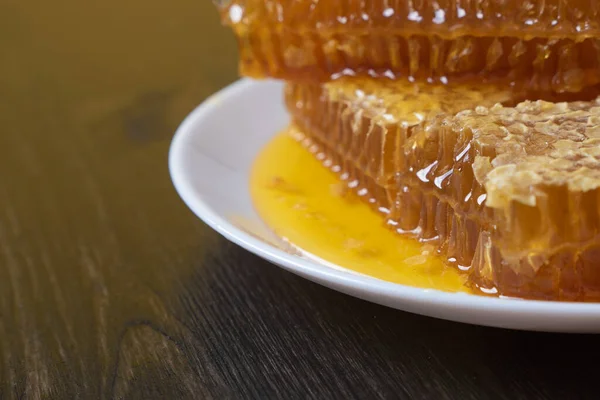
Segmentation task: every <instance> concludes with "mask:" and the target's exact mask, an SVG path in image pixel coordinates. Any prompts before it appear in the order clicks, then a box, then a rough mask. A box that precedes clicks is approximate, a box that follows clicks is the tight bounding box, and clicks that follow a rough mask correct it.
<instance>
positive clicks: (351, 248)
mask: <svg viewBox="0 0 600 400" xmlns="http://www.w3.org/2000/svg"><path fill="white" fill-rule="evenodd" d="M298 134H299V132H297V131H289V132H285V133H282V134H281V135H279V136H277V137H275V138H274V139H273V141H272V142H271V143H269V144H268V145H267V146H266V147H265V149H264V150H263V151H262V152H261V154H260V155H259V156H258V158H257V159H256V162H255V165H254V167H253V170H252V175H251V186H250V189H251V194H252V199H253V201H254V206H255V208H256V210H257V211H258V213H259V214H260V216H261V218H262V219H263V220H264V221H265V222H266V223H267V225H269V227H270V228H271V229H272V230H273V231H275V232H276V233H277V234H278V235H279V236H280V237H283V238H285V239H286V240H287V241H289V242H290V243H292V244H293V245H294V246H296V247H299V248H301V249H302V250H303V251H306V252H309V253H311V254H313V255H315V256H318V257H319V258H321V259H324V260H325V261H328V262H331V263H334V264H337V265H340V266H343V267H344V268H347V269H350V270H353V271H355V272H358V273H362V274H366V275H369V276H372V277H375V278H378V279H383V280H386V281H390V282H394V283H400V284H404V285H409V286H414V287H421V288H428V289H437V290H443V291H448V292H471V289H470V288H469V287H467V286H466V285H465V278H466V277H465V275H464V274H463V273H461V272H460V271H458V270H456V269H452V268H448V267H447V266H446V265H445V264H444V262H443V260H442V259H441V258H440V257H439V256H437V255H436V252H435V249H434V248H433V247H432V246H428V245H425V244H422V243H419V242H418V241H416V240H414V239H410V238H404V237H401V236H398V235H397V234H395V233H394V232H393V231H391V230H389V229H386V228H385V226H384V225H383V224H382V221H381V217H380V216H379V215H378V214H377V213H376V212H374V211H373V210H372V209H371V208H370V207H369V206H368V205H366V204H365V203H364V202H363V201H361V200H360V199H359V198H358V197H357V196H356V195H355V194H354V193H353V192H352V191H351V190H348V189H347V187H346V185H345V183H341V182H340V181H339V179H338V178H337V176H336V175H335V174H334V173H332V172H330V171H328V170H327V169H325V168H323V166H322V163H321V162H320V161H319V160H318V159H317V157H320V156H319V155H318V154H316V156H317V157H314V156H313V154H311V153H310V152H308V151H306V149H305V148H303V146H302V145H301V144H299V143H298V141H297V139H298V136H297V135H298ZM349 215H351V216H352V218H351V219H349V218H348V216H349Z"/></svg>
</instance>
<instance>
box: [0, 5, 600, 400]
mask: <svg viewBox="0 0 600 400" xmlns="http://www.w3.org/2000/svg"><path fill="white" fill-rule="evenodd" d="M236 59H237V54H236V49H235V42H234V39H233V37H232V35H231V33H230V32H229V31H228V30H226V29H225V28H222V27H221V26H220V23H219V20H218V17H217V13H216V12H215V10H214V9H213V6H212V4H211V3H210V2H209V1H207V0H175V1H171V2H163V1H153V0H150V1H148V0H145V1H142V0H104V1H97V2H93V1H76V0H53V1H41V0H40V1H13V0H5V1H0V129H1V130H2V132H1V133H0V397H2V398H7V399H12V398H32V399H37V398H144V399H149V398H218V399H223V398H236V399H237V398H261V399H266V398H273V399H281V398H344V399H349V398H417V399H424V398H431V399H483V398H495V399H517V398H536V399H538V398H556V399H565V398H597V396H598V395H597V386H595V384H596V382H595V379H597V378H596V373H597V372H598V371H599V367H598V366H597V365H596V364H595V362H594V361H595V357H596V356H597V355H598V352H599V350H600V346H599V345H598V339H597V338H596V337H595V336H571V335H552V334H539V333H526V332H514V331H506V330H499V329H491V328H483V327H476V326H469V325H462V324H456V323H450V322H445V321H440V320H434V319H430V318H425V317H420V316H416V315H411V314H408V313H403V312H400V311H396V310H392V309H388V308H385V307H381V306H377V305H374V304H370V303H367V302H364V301H361V300H358V299H355V298H352V297H349V296H346V295H343V294H340V293H337V292H334V291H332V290H329V289H326V288H324V287H321V286H318V285H316V284H313V283H311V282H309V281H306V280H304V279H302V278H299V277H297V276H294V275H292V274H290V273H288V272H285V271H283V270H281V269H279V268H277V267H275V266H273V265H270V264H268V263H266V262H264V261H262V260H260V259H259V258H257V257H255V256H253V255H251V254H249V253H247V252H245V251H244V250H242V249H240V248H238V247H237V246H235V245H233V244H230V243H228V242H227V241H226V240H224V239H223V238H221V237H220V236H219V235H217V234H216V233H215V232H213V231H211V230H210V229H209V228H208V227H207V226H205V225H204V224H203V223H202V222H201V221H199V220H198V219H197V218H196V217H195V216H194V215H193V214H192V213H191V212H190V211H189V210H188V209H187V208H186V207H185V206H184V204H183V202H182V201H181V200H180V199H179V197H178V196H177V194H176V193H175V190H174V189H173V187H172V184H171V181H170V179H169V175H168V170H167V152H168V148H169V144H170V140H171V138H172V135H173V133H174V131H175V129H176V127H177V125H178V124H179V122H180V121H181V120H182V119H183V118H184V117H185V115H186V114H187V113H188V112H190V111H191V110H192V109H193V108H194V107H195V106H196V105H197V104H198V103H200V102H201V101H202V100H203V99H204V98H205V97H206V96H208V95H209V94H211V93H212V92H214V91H216V90H218V89H219V88H221V87H223V86H225V85H226V84H228V83H229V82H231V81H233V80H235V79H236V77H237V67H236ZM588 360H589V362H594V364H592V365H587V363H588Z"/></svg>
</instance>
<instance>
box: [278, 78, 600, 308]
mask: <svg viewBox="0 0 600 400" xmlns="http://www.w3.org/2000/svg"><path fill="white" fill-rule="evenodd" d="M370 82H371V83H370V85H371V86H367V85H365V84H364V83H363V82H360V81H358V80H356V81H352V80H348V81H346V82H345V83H344V82H341V81H338V82H331V83H328V84H325V85H323V86H320V87H318V86H314V85H306V86H303V85H297V84H296V85H294V84H291V85H289V86H288V89H287V104H288V108H289V109H290V112H291V113H292V115H293V117H294V120H295V123H296V124H297V125H298V126H299V127H300V129H301V130H302V131H303V132H304V133H305V138H304V139H303V141H304V142H305V144H307V146H308V147H309V148H312V149H313V151H316V149H318V151H316V152H315V154H321V158H322V159H323V160H322V161H323V162H325V163H326V164H327V165H328V166H330V168H332V169H334V170H336V171H338V172H339V173H340V176H341V177H342V178H343V179H345V180H346V182H347V183H348V185H349V186H350V187H352V188H353V189H354V190H355V191H356V192H357V193H358V194H359V195H360V196H361V197H363V198H364V199H366V200H367V201H368V202H370V203H372V204H373V205H374V206H375V207H376V208H378V209H379V210H380V211H381V212H382V213H384V214H385V215H386V218H387V220H388V224H389V225H390V226H391V227H393V228H394V229H395V230H397V231H398V232H401V233H403V234H407V235H411V236H414V237H417V238H418V239H420V240H421V241H426V242H430V243H432V244H435V246H436V247H437V249H438V251H439V252H440V253H441V254H443V255H444V256H445V257H446V259H447V260H448V262H449V263H451V264H455V265H456V266H458V267H459V268H461V269H463V270H465V271H466V273H467V274H468V277H469V282H470V284H471V285H473V286H474V287H477V288H480V289H481V290H484V291H486V292H494V291H495V292H497V293H498V294H500V295H506V296H515V297H525V298H541V299H559V300H598V299H600V272H597V271H599V269H598V267H597V260H599V259H600V258H599V257H600V236H599V234H600V232H599V229H600V209H599V206H598V204H600V202H599V201H598V200H599V198H598V187H600V161H599V160H600V150H598V149H599V148H600V146H599V144H600V139H599V137H600V107H599V105H600V104H599V103H598V101H586V102H583V101H582V102H570V103H550V102H544V101H535V102H530V101H526V102H521V103H519V104H517V105H514V102H515V101H517V100H518V99H517V98H516V97H515V95H514V93H513V92H502V91H500V90H497V89H494V88H493V87H485V86H481V87H480V88H479V89H478V90H473V89H472V88H460V87H447V86H444V87H441V88H439V89H435V90H431V88H430V87H427V88H423V86H420V88H421V90H423V93H421V92H420V91H419V90H420V89H419V87H409V86H408V85H405V86H403V87H400V86H394V87H393V88H390V87H389V86H386V85H387V84H384V83H383V82H381V81H378V82H379V83H376V82H374V81H370ZM394 85H402V84H401V83H398V82H396V83H394ZM436 99H437V100H436ZM501 103H503V104H504V105H502V104H501ZM460 110H465V111H460Z"/></svg>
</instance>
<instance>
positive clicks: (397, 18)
mask: <svg viewBox="0 0 600 400" xmlns="http://www.w3.org/2000/svg"><path fill="white" fill-rule="evenodd" d="M218 7H219V10H220V12H221V15H222V19H223V21H224V23H225V24H227V25H229V26H231V28H232V29H233V31H234V32H235V35H236V37H237V39H238V42H239V49H240V70H241V73H242V74H243V75H246V76H250V77H255V78H264V77H274V78H280V79H285V80H295V81H326V80H330V79H332V78H336V77H339V76H343V75H365V76H371V77H385V78H388V79H408V80H411V81H412V80H418V81H430V82H442V83H445V82H448V81H463V82H464V81H469V80H476V81H477V82H480V81H481V80H482V79H485V80H491V81H494V80H497V81H500V82H502V83H503V84H510V85H513V86H515V85H517V86H522V87H525V88H527V89H528V90H537V91H541V92H555V93H562V92H578V91H580V90H582V89H584V88H587V87H590V86H595V85H597V84H598V83H600V74H598V73H597V71H598V69H599V67H600V39H599V37H600V3H599V2H597V1H595V0H481V1H463V0H445V1H439V0H437V1H432V0H423V1H412V0H370V1H366V0H344V1H338V0H311V1H308V0H231V1H228V0H221V1H219V2H218Z"/></svg>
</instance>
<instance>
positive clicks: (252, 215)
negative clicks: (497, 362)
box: [169, 80, 600, 332]
mask: <svg viewBox="0 0 600 400" xmlns="http://www.w3.org/2000/svg"><path fill="white" fill-rule="evenodd" d="M287 121H288V116H287V114H286V111H285V109H284V106H283V101H282V85H281V83H279V82H272V81H263V82H254V81H250V80H241V81H238V82H236V83H234V84H232V85H231V86H229V87H227V88H226V89H224V90H222V91H220V92H219V93H217V94H215V95H214V96H212V97H210V98H209V99H208V100H206V101H205V102H204V103H203V104H202V105H200V106H199V107H198V108H197V109H196V110H194V111H193V112H192V113H191V114H190V115H189V116H188V117H187V118H186V120H185V121H184V122H183V123H182V124H181V126H180V127H179V129H178V130H177V133H176V134H175V138H174V139H173V143H172V146H171V151H170V155H169V167H170V171H171V176H172V179H173V182H174V185H175V188H176V190H177V191H178V192H179V194H180V196H181V197H182V198H183V200H184V201H185V203H186V204H187V205H188V206H189V207H190V208H191V209H192V211H193V212H194V213H195V214H196V215H197V216H198V217H200V218H201V219H202V220H203V221H205V222H206V223H207V224H208V225H210V226H211V227H212V228H213V229H215V230H216V231H217V232H219V233H221V234H222V235H223V236H225V237H226V238H227V239H229V240H231V241H232V242H235V243H237V244H238V245H240V246H241V247H243V248H245V249H246V250H248V251H250V252H252V253H255V254H257V255H259V256H260V257H262V258H264V259H266V260H268V261H270V262H272V263H274V264H277V265H279V266H281V267H282V268H285V269H286V270H288V271H291V272H293V273H295V274H298V275H300V276H303V277H305V278H308V279H310V280H312V281H314V282H318V283H320V284H322V285H325V286H327V287H329V288H332V289H335V290H338V291H340V292H343V293H347V294H349V295H352V296H356V297H359V298H361V299H364V300H368V301H372V302H375V303H379V304H383V305H386V306H389V307H393V308H397V309H399V310H404V311H409V312H413V313H417V314H422V315H427V316H430V317H436V318H442V319H447V320H452V321H458V322H466V323H471V324H477V325H487V326H495V327H504V328H513V329H524V330H538V331H554V332H600V303H595V304H584V303H559V302H544V301H530V300H516V299H498V298H488V297H482V296H476V295H469V294H454V293H445V292H441V291H437V290H428V289H418V288H414V287H408V286H403V285H398V284H394V283H390V282H385V281H382V280H379V279H375V278H371V277H369V276H366V275H362V274H358V273H355V272H352V271H350V270H347V269H345V268H343V267H341V266H335V265H332V264H329V263H326V262H324V261H322V260H319V258H317V257H313V256H310V255H304V256H301V255H297V254H296V255H295V254H290V252H289V251H286V248H285V247H284V246H283V244H281V242H280V241H279V240H278V239H277V238H276V237H274V236H273V235H272V234H271V233H270V232H269V231H268V229H266V227H264V225H262V222H261V221H260V219H259V217H258V215H257V214H256V212H255V211H254V208H253V206H252V202H251V199H250V194H249V182H248V179H249V173H250V172H249V171H250V168H251V165H252V162H253V160H254V158H255V156H256V155H257V154H258V152H259V151H260V149H261V148H262V147H263V145H265V144H266V143H267V142H268V141H269V140H270V139H271V138H272V137H273V135H275V134H276V133H277V132H278V131H280V130H281V129H282V128H284V127H285V125H286V123H287ZM234 143H235V145H232V144H234ZM249 230H250V231H249Z"/></svg>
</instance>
